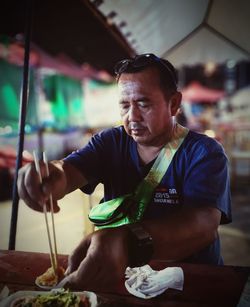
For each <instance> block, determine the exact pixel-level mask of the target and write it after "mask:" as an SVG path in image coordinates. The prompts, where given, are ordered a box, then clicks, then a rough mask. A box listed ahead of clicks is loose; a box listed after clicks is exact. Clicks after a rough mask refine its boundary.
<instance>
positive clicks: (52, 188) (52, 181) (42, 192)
mask: <svg viewBox="0 0 250 307" xmlns="http://www.w3.org/2000/svg"><path fill="white" fill-rule="evenodd" d="M48 166H49V177H47V176H46V168H45V164H44V163H43V162H40V169H41V175H42V178H43V182H42V184H41V183H40V181H39V177H38V174H37V172H36V169H35V165H34V163H30V164H27V165H25V166H24V167H22V168H21V169H20V170H19V173H18V193H19V196H20V198H22V199H23V200H24V201H25V203H26V204H27V205H28V206H29V207H30V208H32V209H34V210H36V211H42V210H43V209H42V206H43V204H44V203H45V202H46V201H48V199H49V195H50V194H52V196H53V201H54V210H55V212H57V211H59V207H58V206H57V200H58V199H61V198H62V197H64V196H65V195H66V194H68V193H70V192H72V191H73V190H75V189H77V188H80V187H82V186H84V185H86V184H87V179H86V178H85V177H84V176H83V174H82V173H81V172H80V171H79V170H78V169H77V168H75V167H74V166H72V165H71V164H70V163H68V162H65V161H64V160H54V161H51V162H49V164H48ZM47 209H48V210H49V207H48V208H47Z"/></svg>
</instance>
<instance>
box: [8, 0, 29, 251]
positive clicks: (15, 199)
mask: <svg viewBox="0 0 250 307" xmlns="http://www.w3.org/2000/svg"><path fill="white" fill-rule="evenodd" d="M26 4H27V7H26V29H25V50H24V65H23V79H22V90H21V103H20V109H19V127H18V152H17V159H16V170H15V178H14V183H13V192H12V213H11V222H10V236H9V249H10V250H14V249H15V245H16V228H17V217H18V204H19V196H18V191H17V177H18V170H19V169H20V167H21V166H22V155H23V145H24V133H25V130H24V129H25V119H26V109H27V103H28V85H29V54H30V38H31V26H32V12H33V0H27V1H26Z"/></svg>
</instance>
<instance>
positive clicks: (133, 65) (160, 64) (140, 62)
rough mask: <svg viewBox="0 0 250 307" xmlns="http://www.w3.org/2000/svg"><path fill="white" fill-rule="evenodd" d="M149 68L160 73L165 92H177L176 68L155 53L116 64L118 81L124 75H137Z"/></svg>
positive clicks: (141, 55)
mask: <svg viewBox="0 0 250 307" xmlns="http://www.w3.org/2000/svg"><path fill="white" fill-rule="evenodd" d="M149 67H155V68H156V69H157V70H158V71H159V77H160V83H161V87H162V89H163V90H164V91H166V92H167V93H169V92H176V91H177V84H178V75H177V71H176V70H175V68H174V66H173V65H172V64H171V63H170V62H169V61H168V60H166V59H163V58H159V57H157V56H156V55H154V54H153V53H146V54H140V55H137V56H135V57H134V58H130V59H124V60H121V61H119V62H118V63H116V65H115V74H116V80H117V81H119V78H120V76H121V74H123V73H136V72H140V71H143V70H145V69H147V68H149Z"/></svg>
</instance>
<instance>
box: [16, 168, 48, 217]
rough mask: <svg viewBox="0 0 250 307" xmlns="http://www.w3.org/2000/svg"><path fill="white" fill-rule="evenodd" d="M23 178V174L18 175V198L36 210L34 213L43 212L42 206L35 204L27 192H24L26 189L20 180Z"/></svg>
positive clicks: (22, 180)
mask: <svg viewBox="0 0 250 307" xmlns="http://www.w3.org/2000/svg"><path fill="white" fill-rule="evenodd" d="M22 177H24V173H19V175H18V182H17V184H18V191H19V197H20V198H21V199H23V201H24V202H25V203H26V204H27V206H28V207H30V208H32V209H34V210H36V211H39V212H42V211H43V208H42V206H41V205H40V204H39V203H37V202H35V201H34V200H33V199H32V198H31V197H30V196H29V194H28V192H27V190H26V187H25V185H24V179H23V178H22Z"/></svg>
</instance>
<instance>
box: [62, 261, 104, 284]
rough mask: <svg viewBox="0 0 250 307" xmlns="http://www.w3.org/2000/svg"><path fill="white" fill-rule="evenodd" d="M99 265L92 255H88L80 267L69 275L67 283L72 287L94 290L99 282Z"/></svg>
mask: <svg viewBox="0 0 250 307" xmlns="http://www.w3.org/2000/svg"><path fill="white" fill-rule="evenodd" d="M98 270H99V269H98V266H97V264H96V262H95V261H94V258H93V257H92V256H91V255H87V256H86V257H85V258H84V259H83V260H82V262H81V263H80V265H79V267H78V269H77V270H76V271H74V272H73V273H71V274H70V275H68V276H67V285H68V286H69V287H70V288H72V289H77V288H78V289H86V290H92V289H93V288H94V286H96V284H97V280H96V278H97V276H99V277H100V274H98Z"/></svg>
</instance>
